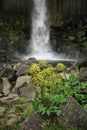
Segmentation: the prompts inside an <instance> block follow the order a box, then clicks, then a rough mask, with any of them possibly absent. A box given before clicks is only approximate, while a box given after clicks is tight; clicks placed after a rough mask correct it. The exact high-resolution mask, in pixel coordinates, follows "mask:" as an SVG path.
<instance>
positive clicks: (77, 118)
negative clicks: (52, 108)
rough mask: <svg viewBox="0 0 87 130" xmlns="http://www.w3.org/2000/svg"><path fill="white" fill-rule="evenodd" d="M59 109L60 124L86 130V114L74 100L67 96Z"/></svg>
mask: <svg viewBox="0 0 87 130" xmlns="http://www.w3.org/2000/svg"><path fill="white" fill-rule="evenodd" d="M60 109H61V111H62V114H61V116H60V117H59V118H60V120H61V121H62V122H64V123H65V124H68V125H71V126H73V127H78V128H81V129H82V130H87V112H86V111H85V110H84V108H83V107H82V106H81V105H80V104H79V103H78V102H77V101H76V100H75V99H74V98H72V97H70V96H69V97H68V98H67V102H66V103H63V104H62V105H61V106H60Z"/></svg>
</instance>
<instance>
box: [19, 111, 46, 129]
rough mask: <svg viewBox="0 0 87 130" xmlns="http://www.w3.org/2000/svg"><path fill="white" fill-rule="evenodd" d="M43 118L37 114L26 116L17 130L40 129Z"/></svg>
mask: <svg viewBox="0 0 87 130" xmlns="http://www.w3.org/2000/svg"><path fill="white" fill-rule="evenodd" d="M43 121H44V120H43V119H42V117H41V116H40V115H39V114H36V113H33V114H32V115H30V116H28V117H27V118H26V119H25V121H24V122H23V125H22V126H21V128H20V129H19V130H42V123H43Z"/></svg>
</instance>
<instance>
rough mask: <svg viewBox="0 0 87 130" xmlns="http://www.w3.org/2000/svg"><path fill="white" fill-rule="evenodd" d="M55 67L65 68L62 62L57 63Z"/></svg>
mask: <svg viewBox="0 0 87 130" xmlns="http://www.w3.org/2000/svg"><path fill="white" fill-rule="evenodd" d="M56 68H57V69H58V70H64V69H65V68H66V66H65V65H64V64H62V63H58V64H57V65H56Z"/></svg>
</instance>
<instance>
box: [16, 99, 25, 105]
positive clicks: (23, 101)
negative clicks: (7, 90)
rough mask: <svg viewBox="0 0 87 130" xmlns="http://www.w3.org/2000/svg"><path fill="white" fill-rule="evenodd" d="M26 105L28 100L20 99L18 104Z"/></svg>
mask: <svg viewBox="0 0 87 130" xmlns="http://www.w3.org/2000/svg"><path fill="white" fill-rule="evenodd" d="M24 103H26V100H25V99H24V98H20V99H19V100H18V104H24Z"/></svg>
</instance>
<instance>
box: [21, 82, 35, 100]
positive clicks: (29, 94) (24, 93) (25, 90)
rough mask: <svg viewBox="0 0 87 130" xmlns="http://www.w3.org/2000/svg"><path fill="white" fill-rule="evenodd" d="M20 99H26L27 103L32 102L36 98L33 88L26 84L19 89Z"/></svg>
mask: <svg viewBox="0 0 87 130" xmlns="http://www.w3.org/2000/svg"><path fill="white" fill-rule="evenodd" d="M19 93H20V97H21V98H24V99H26V100H27V101H32V100H34V98H35V95H36V94H35V90H34V88H33V87H29V86H28V85H27V83H24V84H23V85H22V86H21V87H20V88H19Z"/></svg>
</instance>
